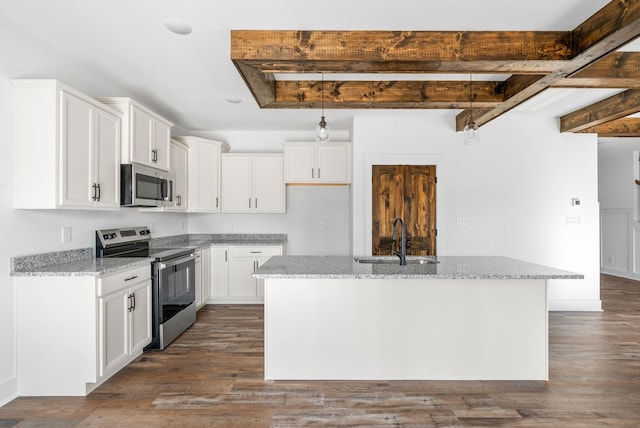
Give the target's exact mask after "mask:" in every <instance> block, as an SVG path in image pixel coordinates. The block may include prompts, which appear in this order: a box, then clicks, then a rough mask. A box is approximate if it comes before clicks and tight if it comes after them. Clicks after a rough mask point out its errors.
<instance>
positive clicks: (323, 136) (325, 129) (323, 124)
mask: <svg viewBox="0 0 640 428" xmlns="http://www.w3.org/2000/svg"><path fill="white" fill-rule="evenodd" d="M320 76H321V78H322V88H321V91H322V116H320V122H319V123H318V126H317V127H316V141H317V142H319V143H325V142H327V141H329V125H327V121H326V120H324V74H320Z"/></svg>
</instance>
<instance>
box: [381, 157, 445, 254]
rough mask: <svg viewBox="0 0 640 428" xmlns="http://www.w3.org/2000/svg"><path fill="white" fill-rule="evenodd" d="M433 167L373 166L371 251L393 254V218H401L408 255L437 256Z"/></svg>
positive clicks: (434, 172) (434, 173) (434, 175)
mask: <svg viewBox="0 0 640 428" xmlns="http://www.w3.org/2000/svg"><path fill="white" fill-rule="evenodd" d="M436 183H437V176H436V166H435V165H372V183H371V184H372V198H371V199H372V203H373V206H372V210H371V215H372V226H373V227H372V232H371V233H372V239H371V244H372V249H371V251H372V254H373V255H390V254H392V246H393V242H392V233H393V221H394V219H395V218H397V217H400V218H402V220H403V221H404V225H405V230H406V235H407V255H415V256H432V255H436V235H437V229H436Z"/></svg>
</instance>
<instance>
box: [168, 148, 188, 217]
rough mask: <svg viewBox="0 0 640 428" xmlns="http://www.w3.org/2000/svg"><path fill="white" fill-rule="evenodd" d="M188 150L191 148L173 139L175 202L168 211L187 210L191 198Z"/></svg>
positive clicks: (171, 156)
mask: <svg viewBox="0 0 640 428" xmlns="http://www.w3.org/2000/svg"><path fill="white" fill-rule="evenodd" d="M188 151H189V148H188V147H187V146H186V145H184V144H182V143H180V142H178V141H175V140H172V141H171V154H170V158H171V168H170V170H169V171H170V172H171V173H173V202H174V205H173V206H172V207H166V209H167V211H187V208H188V206H189V205H188V204H189V199H188V193H187V185H188V165H189V164H188V161H187V158H188Z"/></svg>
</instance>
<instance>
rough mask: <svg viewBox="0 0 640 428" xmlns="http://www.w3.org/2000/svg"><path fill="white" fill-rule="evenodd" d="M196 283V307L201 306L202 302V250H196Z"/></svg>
mask: <svg viewBox="0 0 640 428" xmlns="http://www.w3.org/2000/svg"><path fill="white" fill-rule="evenodd" d="M195 269H196V272H195V277H196V283H195V285H194V287H195V289H196V308H199V307H200V305H201V304H202V251H200V250H198V251H196V267H195Z"/></svg>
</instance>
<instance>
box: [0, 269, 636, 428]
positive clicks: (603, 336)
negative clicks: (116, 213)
mask: <svg viewBox="0 0 640 428" xmlns="http://www.w3.org/2000/svg"><path fill="white" fill-rule="evenodd" d="M602 299H603V301H604V309H605V311H604V312H602V313H593V312H589V313H576V312H572V313H569V312H552V313H551V314H550V316H549V324H550V334H549V336H550V337H549V342H550V344H549V349H550V379H551V380H550V381H549V382H510V381H509V382H505V381H501V382H495V381H492V382H442V381H437V382H435V381H403V382H400V381H379V382H342V381H341V382H324V381H323V382H265V381H264V380H263V379H262V378H263V369H262V357H263V339H262V334H263V324H262V307H261V306H211V305H209V306H207V307H206V308H204V309H202V310H201V311H200V312H199V313H198V321H197V323H196V324H195V325H194V326H193V327H192V328H191V329H190V330H189V331H187V332H186V333H185V334H183V335H182V336H181V337H180V338H179V339H178V340H177V341H176V342H174V343H173V344H172V345H171V346H170V347H169V348H168V349H167V350H165V351H164V352H151V353H145V354H144V355H143V356H142V357H140V359H139V360H137V361H136V362H134V363H133V364H131V365H129V366H128V367H127V368H125V369H124V370H122V371H121V372H120V373H119V374H117V375H116V376H115V377H113V378H112V379H110V380H109V381H108V382H106V383H105V384H104V385H102V386H101V387H100V388H98V389H97V390H96V391H94V392H93V393H92V394H90V395H89V396H88V397H82V398H77V397H67V398H63V397H46V398H34V397H23V398H18V399H16V400H14V401H12V402H11V403H9V404H7V405H6V406H4V407H2V408H0V427H14V426H18V427H68V426H83V427H85V426H86V427H94V426H96V427H97V426H100V427H103V426H104V427H155V426H180V427H198V426H221V427H268V426H271V427H301V426H318V425H324V426H367V427H368V426H399V425H403V426H420V427H468V426H501V427H581V428H582V427H602V426H608V427H611V426H613V427H640V282H637V281H630V280H626V279H621V278H616V277H612V276H605V275H603V276H602ZM291 322H295V320H291ZM292 340H295V338H292Z"/></svg>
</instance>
